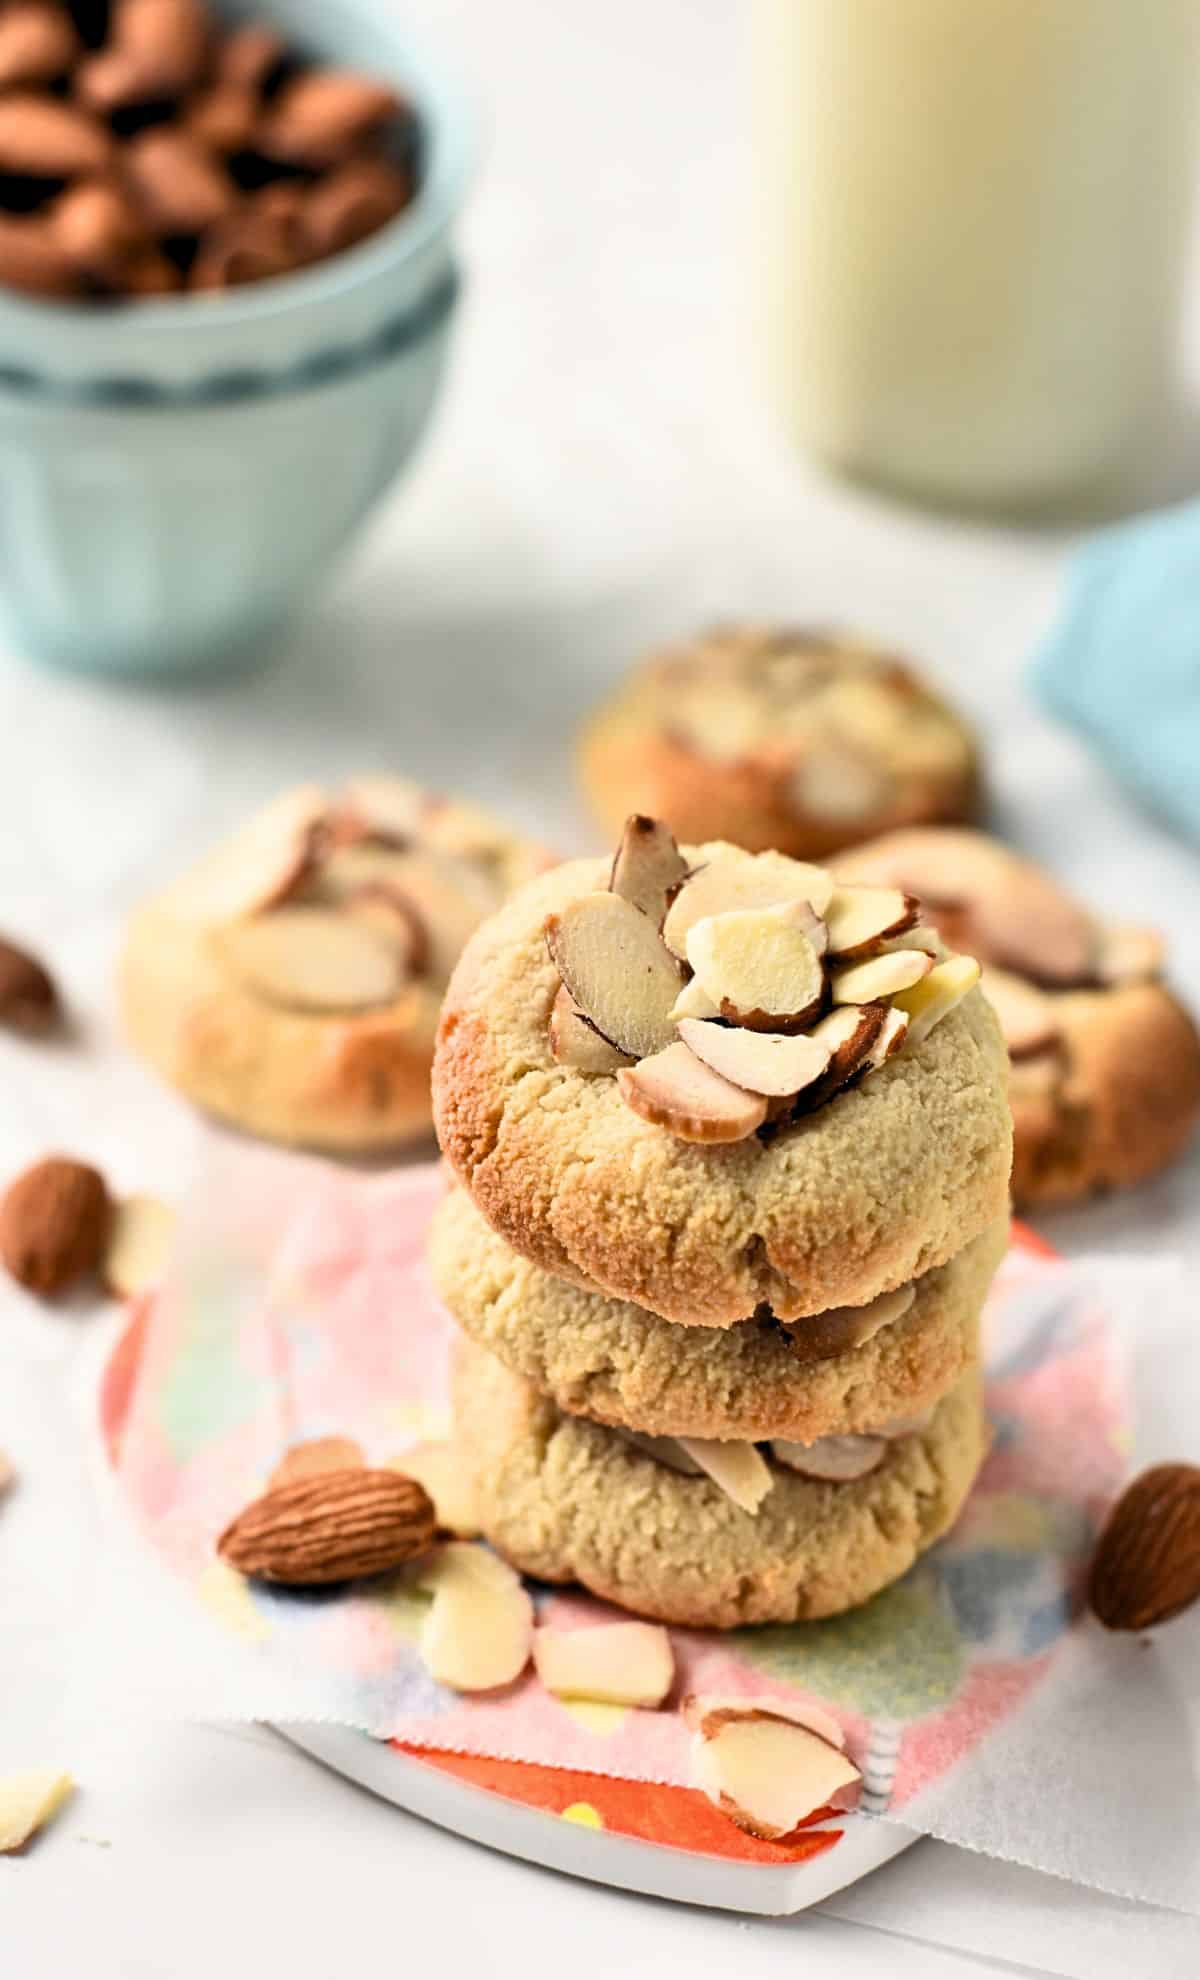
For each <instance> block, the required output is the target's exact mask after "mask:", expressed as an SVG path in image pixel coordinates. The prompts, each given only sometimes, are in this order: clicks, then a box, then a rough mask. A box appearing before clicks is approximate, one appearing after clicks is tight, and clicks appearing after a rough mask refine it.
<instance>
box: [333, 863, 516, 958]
mask: <svg viewBox="0 0 1200 1980" xmlns="http://www.w3.org/2000/svg"><path fill="white" fill-rule="evenodd" d="M316 892H317V897H318V900H330V901H334V902H337V903H338V904H339V905H344V904H346V903H348V902H355V901H359V900H361V898H362V897H363V895H364V894H365V895H368V896H374V897H375V898H376V899H384V900H388V901H390V902H391V904H392V905H393V906H394V907H395V909H396V911H397V913H401V914H404V915H405V916H406V917H407V918H408V920H409V922H410V929H411V932H412V933H413V934H414V935H415V934H416V932H417V931H419V932H420V939H419V941H417V942H416V943H415V946H414V952H413V955H412V959H411V964H410V967H412V968H413V969H414V970H420V971H422V972H428V974H429V975H430V976H431V977H433V978H434V980H435V981H436V982H439V983H444V982H445V981H446V980H447V978H448V977H449V975H450V972H451V971H452V969H453V968H454V965H455V963H456V962H457V961H458V958H459V956H460V955H461V954H462V951H463V949H464V948H465V947H466V945H467V943H468V942H469V941H470V939H471V937H472V935H473V934H474V933H475V930H476V929H477V928H478V926H479V924H480V922H481V921H483V920H485V919H486V918H487V916H488V915H489V914H490V913H491V912H492V910H493V909H494V908H495V907H496V906H497V905H498V900H497V895H496V892H495V889H494V888H493V887H492V885H491V884H490V883H489V882H488V881H487V880H486V879H485V878H484V877H483V876H482V875H481V874H479V873H477V872H475V871H474V870H473V869H472V868H470V867H468V866H467V865H465V864H464V863H463V862H462V861H461V860H454V859H450V858H448V857H447V856H446V855H444V854H442V853H437V852H431V851H430V850H429V849H428V848H426V847H422V846H417V847H413V848H407V847H402V846H397V845H391V844H380V845H377V844H374V843H372V842H371V841H370V840H360V841H357V842H355V843H353V844H351V845H346V846H338V847H335V848H334V850H333V852H332V853H331V854H330V855H329V857H328V858H327V859H326V860H324V861H323V862H322V864H321V868H320V872H319V874H318V876H317V882H316Z"/></svg>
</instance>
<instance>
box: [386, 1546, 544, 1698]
mask: <svg viewBox="0 0 1200 1980" xmlns="http://www.w3.org/2000/svg"><path fill="white" fill-rule="evenodd" d="M414 1581H415V1585H416V1586H417V1587H418V1588H421V1589H423V1590H424V1591H425V1592H426V1593H427V1594H430V1595H432V1596H433V1606H432V1607H431V1609H430V1611H429V1614H428V1616H427V1617H426V1618H425V1622H424V1624H423V1626H422V1629H421V1656H422V1658H423V1659H424V1661H425V1665H426V1667H427V1669H428V1671H429V1673H430V1676H431V1677H434V1678H436V1679H437V1681H438V1683H439V1684H445V1685H448V1686H449V1687H450V1689H451V1690H452V1691H493V1690H495V1689H496V1687H497V1686H499V1685H502V1684H512V1683H513V1682H514V1680H515V1679H516V1678H519V1677H520V1675H521V1672H522V1671H523V1670H524V1668H525V1666H526V1664H527V1663H528V1662H529V1654H530V1651H531V1649H532V1647H533V1603H532V1602H531V1601H530V1599H529V1596H528V1595H527V1594H526V1592H525V1589H524V1587H523V1586H522V1584H521V1578H520V1576H519V1575H518V1574H515V1573H514V1571H513V1570H512V1568H510V1567H509V1566H508V1563H507V1562H506V1561H502V1560H501V1559H500V1557H499V1555H497V1554H493V1553H490V1552H489V1551H488V1550H487V1549H486V1548H483V1547H476V1546H472V1545H471V1544H470V1543H469V1542H463V1541H456V1540H452V1541H449V1542H448V1543H447V1544H446V1545H445V1546H444V1547H439V1548H438V1549H437V1551H436V1552H435V1553H433V1554H431V1555H430V1556H429V1557H428V1558H427V1559H426V1560H424V1561H422V1562H421V1563H420V1565H419V1567H418V1569H417V1572H416V1574H415V1576H414Z"/></svg>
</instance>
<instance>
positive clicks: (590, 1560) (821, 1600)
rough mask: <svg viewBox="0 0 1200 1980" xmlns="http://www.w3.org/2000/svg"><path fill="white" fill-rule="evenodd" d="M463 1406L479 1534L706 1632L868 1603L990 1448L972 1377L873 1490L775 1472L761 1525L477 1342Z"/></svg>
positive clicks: (458, 1385) (457, 1389)
mask: <svg viewBox="0 0 1200 1980" xmlns="http://www.w3.org/2000/svg"><path fill="white" fill-rule="evenodd" d="M454 1405H455V1423H456V1435H457V1438H458V1441H459V1445H460V1448H461V1449H462V1451H463V1453H464V1461H465V1462H467V1463H468V1464H469V1465H470V1466H471V1467H472V1469H473V1470H474V1472H475V1476H476V1484H477V1489H478V1492H479V1500H480V1506H481V1519H482V1525H483V1531H484V1533H485V1534H486V1536H487V1538H488V1539H489V1540H490V1541H491V1542H492V1544H493V1546H495V1547H496V1548H498V1550H499V1551H500V1553H502V1554H503V1555H504V1556H505V1558H506V1559H507V1560H509V1561H511V1562H512V1564H513V1565H514V1566H515V1567H518V1568H520V1569H521V1570H522V1571H523V1572H524V1573H527V1574H532V1575H536V1576H538V1577H539V1578H540V1579H542V1580H545V1581H557V1582H565V1581H578V1582H581V1583H582V1584H583V1586H584V1587H585V1588H588V1589H590V1590H591V1592H592V1593H593V1594H595V1595H599V1596H601V1597H602V1598H604V1599H605V1600H607V1601H611V1602H616V1603H619V1604H620V1605H621V1606H622V1607H623V1608H627V1609H632V1610H633V1611H635V1612H636V1613H637V1614H640V1615H646V1616H652V1617H654V1618H656V1619H658V1620H660V1621H663V1622H670V1623H678V1624H681V1625H685V1626H690V1627H695V1628H716V1629H733V1628H736V1627H737V1626H738V1625H740V1624H743V1623H766V1622H797V1621H804V1620H809V1619H815V1618H817V1617H820V1616H831V1615H836V1614H838V1613H839V1612H840V1611H841V1610H843V1609H849V1608H853V1607H855V1606H857V1604H859V1603H860V1602H865V1601H867V1600H868V1599H869V1598H870V1597H871V1596H872V1595H874V1594H876V1593H878V1591H879V1590H880V1589H881V1588H884V1587H886V1586H887V1585H888V1583H889V1582H892V1581H894V1580H896V1579H897V1578H898V1577H899V1576H900V1575H902V1574H904V1573H905V1572H906V1571H907V1569H908V1568H909V1567H911V1565H912V1563H913V1561H914V1560H916V1559H917V1557H918V1555H920V1554H921V1553H923V1552H924V1551H925V1549H926V1548H928V1547H931V1546H932V1545H933V1543H934V1542H935V1541H936V1540H938V1539H940V1537H941V1536H942V1534H944V1533H945V1532H946V1531H947V1530H948V1529H949V1528H950V1527H951V1526H952V1525H953V1523H954V1521H955V1519H956V1518H957V1517H958V1514H959V1512H960V1510H961V1508H962V1505H963V1501H964V1500H965V1498H966V1496H967V1493H968V1492H969V1491H970V1488H971V1485H972V1483H973V1481H974V1479H975V1476H976V1473H977V1472H978V1470H979V1467H980V1465H981V1463H982V1461H983V1458H984V1456H985V1454H986V1448H987V1431H986V1426H985V1419H984V1413H983V1400H982V1385H981V1378H980V1375H979V1372H978V1369H977V1368H973V1369H971V1370H970V1371H968V1372H967V1373H966V1374H965V1375H964V1376H963V1377H961V1378H960V1380H959V1382H958V1383H957V1384H956V1385H955V1387H954V1388H953V1389H952V1390H951V1391H950V1392H949V1394H948V1395H946V1396H945V1397H944V1398H943V1400H942V1401H941V1402H940V1403H939V1404H938V1405H937V1407H936V1409H935V1411H934V1414H933V1416H932V1418H931V1420H930V1422H929V1424H928V1425H927V1426H926V1427H925V1428H924V1429H923V1430H921V1431H917V1432H914V1433H913V1434H912V1435H910V1436H907V1437H903V1438H900V1439H898V1440H897V1441H896V1442H895V1443H893V1444H891V1445H890V1446H889V1449H888V1453H887V1456H886V1457H885V1459H884V1461H883V1462H882V1464H881V1465H880V1466H879V1468H878V1469H877V1470H875V1471H873V1472H871V1473H870V1474H869V1475H868V1476H867V1477H865V1478H861V1479H857V1480H855V1481H853V1482H852V1483H847V1484H838V1485H835V1484H830V1483H821V1482H818V1481H817V1480H814V1479H809V1478H801V1477H799V1476H797V1475H796V1474H795V1473H792V1472H788V1471H787V1470H785V1469H783V1468H782V1467H778V1466H773V1467H772V1469H773V1472H774V1473H775V1477H774V1483H773V1486H772V1489H771V1491H770V1492H769V1493H768V1494H767V1496H766V1498H765V1499H764V1500H763V1502H762V1504H761V1505H760V1507H759V1509H758V1511H757V1513H755V1514H750V1513H746V1512H743V1511H741V1510H740V1509H739V1508H738V1507H737V1506H735V1505H734V1504H733V1503H732V1501H731V1500H729V1499H728V1498H726V1497H725V1495H724V1494H723V1493H722V1492H721V1491H719V1490H718V1488H717V1487H716V1486H715V1485H713V1484H712V1483H711V1482H710V1481H709V1480H708V1479H706V1478H687V1477H682V1476H680V1474H679V1473H677V1472H674V1471H670V1470H668V1469H667V1468H666V1467H665V1466H664V1465H662V1464H659V1463H656V1462H655V1460H654V1459H653V1458H650V1457H647V1456H644V1455H642V1454H641V1453H640V1452H638V1451H636V1450H632V1449H631V1448H630V1447H629V1446H628V1445H627V1444H626V1443H625V1442H624V1441H623V1440H622V1439H621V1438H620V1436H619V1435H618V1434H617V1433H616V1432H615V1431H612V1430H606V1429H603V1428H601V1427H600V1426H599V1425H597V1424H594V1423H588V1422H586V1421H584V1420H583V1419H582V1418H580V1417H572V1416H563V1415H561V1414H560V1412H559V1410H558V1409H557V1408H556V1406H555V1405H554V1404H553V1403H552V1402H549V1401H548V1400H547V1399H546V1398H544V1397H542V1396H539V1395H538V1394H537V1392H536V1391H535V1390H534V1389H532V1388H531V1387H530V1386H529V1384H528V1383H526V1382H523V1381H522V1380H521V1379H520V1377H519V1376H516V1375H513V1374H511V1373H510V1372H509V1370H508V1369H506V1368H505V1367H504V1366H503V1365H502V1364H501V1363H500V1362H498V1361H497V1360H495V1358H494V1357H493V1356H491V1355H489V1354H488V1353H487V1352H486V1350H484V1349H483V1348H480V1347H478V1346H477V1345H476V1344H475V1343H474V1342H472V1341H466V1340H464V1341H462V1342H461V1343H460V1345H459V1349H458V1352H457V1357H456V1365H455V1378H454Z"/></svg>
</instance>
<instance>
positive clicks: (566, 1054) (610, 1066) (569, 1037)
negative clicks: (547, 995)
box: [550, 983, 630, 1074]
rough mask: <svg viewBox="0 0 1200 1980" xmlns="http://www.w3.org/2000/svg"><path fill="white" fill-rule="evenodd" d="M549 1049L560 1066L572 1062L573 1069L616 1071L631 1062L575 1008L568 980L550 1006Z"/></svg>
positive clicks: (595, 1072)
mask: <svg viewBox="0 0 1200 1980" xmlns="http://www.w3.org/2000/svg"><path fill="white" fill-rule="evenodd" d="M550 1052H551V1056H552V1057H553V1058H554V1059H555V1060H556V1061H557V1063H558V1064H559V1065H560V1066H570V1067H571V1068H572V1070H573V1071H574V1072H581V1073H588V1074H598V1073H615V1072H619V1071H620V1069H621V1067H622V1066H627V1065H629V1064H630V1060H629V1059H628V1057H627V1056H626V1054H625V1053H624V1052H618V1050H617V1048H616V1046H615V1045H610V1044H609V1042H608V1040H607V1038H601V1036H600V1033H599V1032H598V1031H597V1030H596V1028H595V1026H594V1025H591V1024H589V1023H588V1021H587V1019H586V1018H585V1017H583V1016H582V1015H581V1013H580V1012H579V1011H577V1010H576V1008H575V1006H574V1004H573V1003H572V1002H571V993H570V991H569V990H568V989H567V986H566V984H565V983H563V984H560V986H559V990H558V994H557V996H556V997H555V999H554V1002H553V1004H552V1005H551V1007H550Z"/></svg>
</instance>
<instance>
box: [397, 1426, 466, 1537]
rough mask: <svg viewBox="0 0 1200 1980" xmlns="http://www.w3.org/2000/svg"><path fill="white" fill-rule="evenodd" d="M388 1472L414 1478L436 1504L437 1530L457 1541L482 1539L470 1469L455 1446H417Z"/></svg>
mask: <svg viewBox="0 0 1200 1980" xmlns="http://www.w3.org/2000/svg"><path fill="white" fill-rule="evenodd" d="M388 1470H389V1471H399V1472H401V1473H402V1474H403V1476H404V1477H405V1478H415V1479H416V1481H417V1484H418V1485H423V1486H424V1487H425V1490H426V1492H428V1494H429V1497H430V1498H431V1499H432V1501H433V1510H434V1515H435V1517H436V1519H437V1523H438V1526H439V1527H440V1528H441V1529H442V1530H443V1532H446V1533H453V1535H454V1537H455V1539H456V1540H476V1539H478V1537H479V1532H480V1525H479V1505H478V1501H477V1499H476V1496H475V1487H474V1481H473V1479H472V1475H471V1469H470V1466H469V1465H466V1464H464V1463H463V1453H462V1451H461V1450H459V1448H458V1446H457V1445H456V1444H452V1443H440V1444H414V1445H413V1447H412V1449H411V1450H407V1451H405V1452H404V1453H403V1454H402V1455H401V1456H400V1457H397V1458H392V1459H391V1460H390V1461H389V1463H388Z"/></svg>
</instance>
